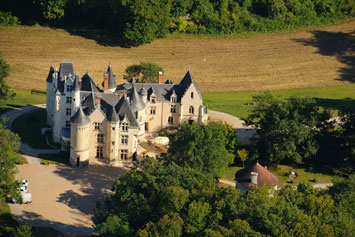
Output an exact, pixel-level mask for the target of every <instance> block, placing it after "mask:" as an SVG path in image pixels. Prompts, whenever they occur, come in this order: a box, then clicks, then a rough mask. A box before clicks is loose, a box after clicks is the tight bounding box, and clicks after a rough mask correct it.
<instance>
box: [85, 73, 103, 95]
mask: <svg viewBox="0 0 355 237" xmlns="http://www.w3.org/2000/svg"><path fill="white" fill-rule="evenodd" d="M81 90H82V91H92V92H99V91H100V89H99V88H98V87H97V85H96V84H95V82H94V80H93V79H92V77H91V76H90V74H89V73H88V72H86V73H85V75H84V76H83V77H82V78H81Z"/></svg>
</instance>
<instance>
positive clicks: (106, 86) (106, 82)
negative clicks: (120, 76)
mask: <svg viewBox="0 0 355 237" xmlns="http://www.w3.org/2000/svg"><path fill="white" fill-rule="evenodd" d="M107 90H108V74H107V73H105V74H104V91H107Z"/></svg>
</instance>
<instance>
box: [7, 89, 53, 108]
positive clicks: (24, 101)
mask: <svg viewBox="0 0 355 237" xmlns="http://www.w3.org/2000/svg"><path fill="white" fill-rule="evenodd" d="M11 90H12V91H14V92H15V93H16V96H15V97H14V98H13V99H11V100H9V101H7V104H5V106H4V108H0V115H1V114H2V113H3V112H5V111H7V110H9V109H14V108H17V107H21V106H26V105H33V104H45V103H46V96H45V95H41V94H32V93H31V91H30V90H25V89H20V88H11Z"/></svg>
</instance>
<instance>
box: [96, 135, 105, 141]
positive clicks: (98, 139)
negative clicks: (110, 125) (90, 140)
mask: <svg viewBox="0 0 355 237" xmlns="http://www.w3.org/2000/svg"><path fill="white" fill-rule="evenodd" d="M97 142H98V143H104V134H97Z"/></svg>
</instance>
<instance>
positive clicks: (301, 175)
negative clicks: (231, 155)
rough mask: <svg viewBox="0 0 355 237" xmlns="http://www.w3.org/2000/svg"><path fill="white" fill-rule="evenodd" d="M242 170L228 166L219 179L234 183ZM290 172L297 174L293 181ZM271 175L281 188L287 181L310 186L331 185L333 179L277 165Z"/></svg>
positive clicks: (324, 175) (328, 176)
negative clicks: (236, 174) (238, 172)
mask: <svg viewBox="0 0 355 237" xmlns="http://www.w3.org/2000/svg"><path fill="white" fill-rule="evenodd" d="M240 169H242V167H240V166H229V167H228V168H227V169H226V170H224V171H223V173H222V174H221V179H226V180H229V181H232V182H235V173H236V172H237V171H238V170H240ZM290 171H295V172H296V173H297V174H298V177H297V178H295V179H292V178H289V177H288V176H287V175H286V174H288V173H289V172H290ZM271 172H272V173H273V174H275V175H276V176H277V178H278V179H279V184H280V185H281V186H283V185H286V184H287V183H288V182H287V181H292V184H294V185H297V184H299V183H301V182H309V183H311V184H315V183H331V182H332V179H333V178H334V177H333V176H331V175H326V174H321V173H313V172H309V171H306V170H305V169H303V168H302V169H294V168H292V167H291V166H287V165H279V166H278V169H277V170H276V171H273V170H272V171H271ZM313 179H316V182H313Z"/></svg>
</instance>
